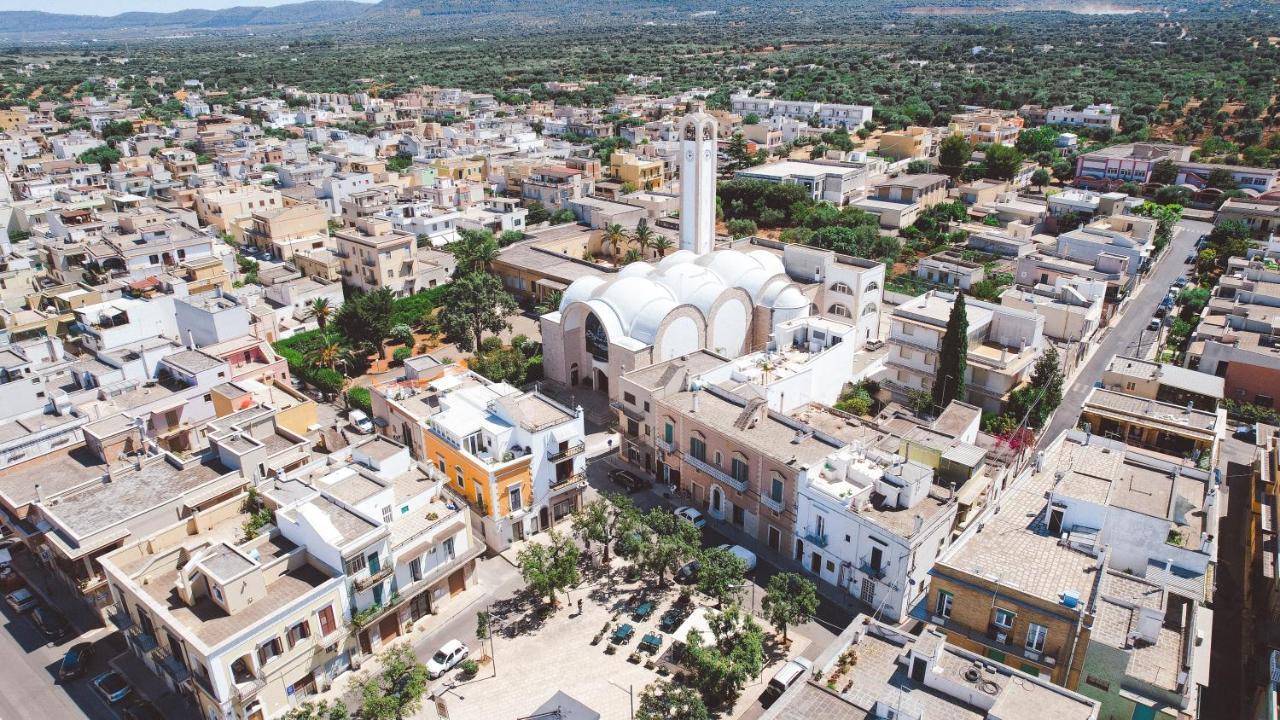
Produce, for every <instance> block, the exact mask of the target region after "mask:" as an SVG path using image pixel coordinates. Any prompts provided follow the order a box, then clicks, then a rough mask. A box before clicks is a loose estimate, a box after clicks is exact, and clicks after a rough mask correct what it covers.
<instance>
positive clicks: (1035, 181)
mask: <svg viewBox="0 0 1280 720" xmlns="http://www.w3.org/2000/svg"><path fill="white" fill-rule="evenodd" d="M1051 179H1052V176H1051V175H1049V171H1048V170H1045V169H1044V168H1036V171H1035V172H1033V173H1031V184H1032V185H1035V186H1036V189H1038V190H1039V189H1043V188H1044V186H1045V185H1048V184H1049V181H1050V180H1051Z"/></svg>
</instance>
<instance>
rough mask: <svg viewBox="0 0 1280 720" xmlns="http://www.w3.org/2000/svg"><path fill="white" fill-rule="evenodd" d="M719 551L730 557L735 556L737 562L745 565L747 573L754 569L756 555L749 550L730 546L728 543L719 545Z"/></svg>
mask: <svg viewBox="0 0 1280 720" xmlns="http://www.w3.org/2000/svg"><path fill="white" fill-rule="evenodd" d="M720 549H721V550H724V551H726V552H728V553H729V554H731V555H736V556H737V557H738V559H739V560H741V561H742V562H743V563H744V564H746V566H747V572H751V571H752V570H755V569H756V554H755V553H753V552H751V551H750V550H748V549H746V548H744V547H742V546H741V545H730V544H728V543H725V544H724V545H721V546H720Z"/></svg>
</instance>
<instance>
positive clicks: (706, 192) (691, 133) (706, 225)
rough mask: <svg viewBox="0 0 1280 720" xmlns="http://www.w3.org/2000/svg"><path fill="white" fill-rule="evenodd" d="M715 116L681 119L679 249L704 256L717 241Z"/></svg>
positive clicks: (702, 115)
mask: <svg viewBox="0 0 1280 720" xmlns="http://www.w3.org/2000/svg"><path fill="white" fill-rule="evenodd" d="M717 127H718V126H717V123H716V119H715V118H713V117H711V116H710V115H707V114H706V113H704V112H701V111H699V112H695V113H692V114H689V115H686V116H685V117H684V119H683V120H681V121H680V138H681V139H680V249H681V250H689V251H691V252H694V253H697V254H698V255H703V254H706V253H709V252H711V250H712V248H714V246H715V241H716V130H717Z"/></svg>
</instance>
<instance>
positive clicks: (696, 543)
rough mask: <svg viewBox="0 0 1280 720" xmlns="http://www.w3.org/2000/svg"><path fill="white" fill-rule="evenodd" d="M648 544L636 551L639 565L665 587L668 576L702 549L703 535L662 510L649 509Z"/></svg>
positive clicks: (688, 523)
mask: <svg viewBox="0 0 1280 720" xmlns="http://www.w3.org/2000/svg"><path fill="white" fill-rule="evenodd" d="M644 525H645V527H646V528H647V530H648V533H647V535H648V537H647V542H645V543H644V545H643V546H641V547H640V548H638V551H639V565H640V567H641V568H643V569H644V570H646V571H648V572H651V573H653V574H654V575H656V576H657V578H658V584H659V585H663V584H665V583H666V578H667V573H674V572H675V571H676V569H677V568H679V567H680V565H681V564H682V563H683V562H684V561H685V560H687V559H688V558H691V557H694V556H696V555H697V554H698V552H699V550H700V549H701V547H702V531H701V530H699V529H698V528H697V527H695V526H694V524H693V523H691V522H687V521H685V520H681V519H680V518H678V517H676V516H675V515H674V514H673V513H671V512H670V511H668V510H664V509H663V508H652V509H651V510H649V512H647V513H645V515H644Z"/></svg>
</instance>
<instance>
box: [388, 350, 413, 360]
mask: <svg viewBox="0 0 1280 720" xmlns="http://www.w3.org/2000/svg"><path fill="white" fill-rule="evenodd" d="M411 357H413V348H408V347H398V348H396V351H395V352H393V353H391V359H392V360H395V361H396V362H398V363H403V362H404V361H405V360H408V359H409V358H411Z"/></svg>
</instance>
